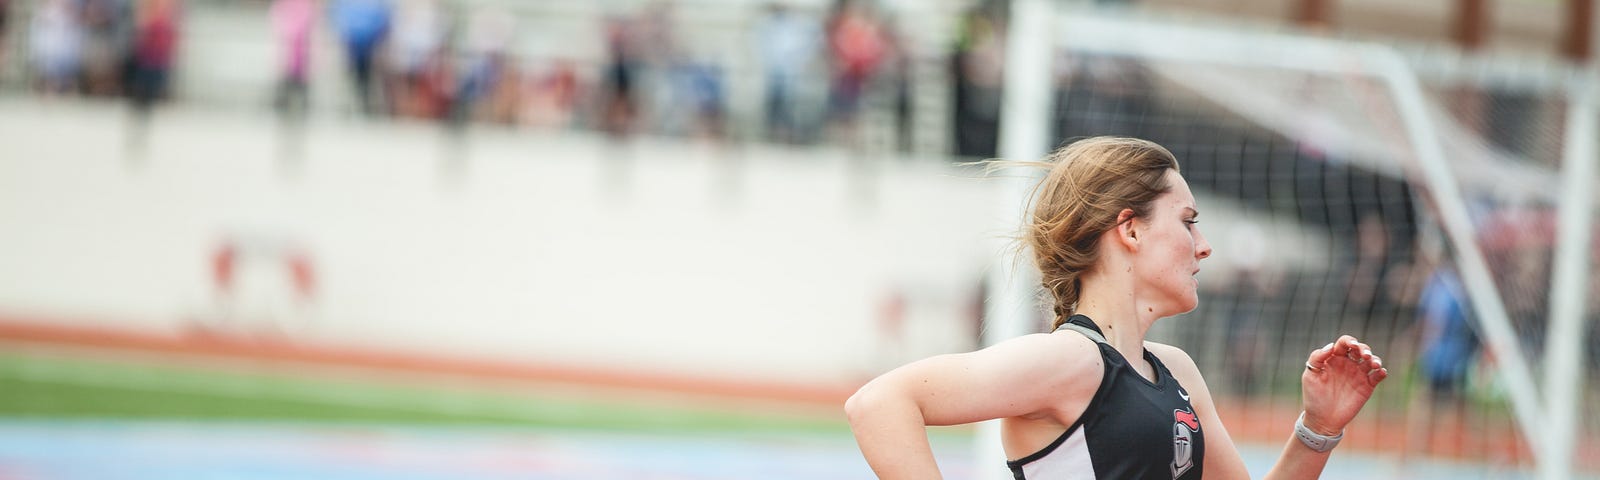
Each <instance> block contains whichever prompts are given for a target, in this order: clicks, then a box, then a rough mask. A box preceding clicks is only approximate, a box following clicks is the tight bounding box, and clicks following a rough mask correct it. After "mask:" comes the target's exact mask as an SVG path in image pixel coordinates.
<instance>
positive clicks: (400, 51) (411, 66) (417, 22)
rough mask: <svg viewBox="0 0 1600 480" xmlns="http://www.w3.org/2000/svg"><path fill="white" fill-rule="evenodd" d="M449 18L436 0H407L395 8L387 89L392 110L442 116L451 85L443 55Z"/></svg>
mask: <svg viewBox="0 0 1600 480" xmlns="http://www.w3.org/2000/svg"><path fill="white" fill-rule="evenodd" d="M448 28H449V22H448V21H447V19H446V18H445V13H444V11H443V9H441V8H440V6H439V3H438V2H437V1H436V0H407V1H406V2H405V3H402V4H401V6H400V9H399V10H397V11H396V12H395V21H394V37H393V41H392V42H391V44H390V50H389V53H390V55H391V60H392V64H393V65H394V67H395V69H394V71H393V72H391V73H393V74H394V75H395V77H394V78H393V79H391V81H390V85H391V86H392V87H393V88H392V89H391V90H390V92H389V97H390V100H391V101H392V102H394V103H393V106H394V109H395V113H397V114H400V115H404V116H409V117H418V118H441V117H443V115H444V113H445V109H446V108H447V107H448V104H449V97H450V94H451V93H453V91H454V88H452V87H451V85H450V80H451V76H450V72H449V70H448V61H447V58H446V55H445V53H446V49H445V40H446V39H447V38H448V37H449V30H448Z"/></svg>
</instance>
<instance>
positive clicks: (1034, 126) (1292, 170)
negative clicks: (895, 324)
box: [979, 0, 1600, 479]
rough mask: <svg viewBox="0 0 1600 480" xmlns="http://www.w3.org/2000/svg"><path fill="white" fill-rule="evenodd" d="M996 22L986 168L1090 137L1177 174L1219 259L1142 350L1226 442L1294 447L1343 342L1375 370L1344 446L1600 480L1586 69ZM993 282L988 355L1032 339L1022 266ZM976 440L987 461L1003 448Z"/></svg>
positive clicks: (1132, 24)
mask: <svg viewBox="0 0 1600 480" xmlns="http://www.w3.org/2000/svg"><path fill="white" fill-rule="evenodd" d="M1012 8H1013V9H1014V10H1013V12H1012V15H1011V18H1012V19H1013V20H1012V25H1010V28H1011V31H1010V34H1009V35H1010V36H1009V38H1010V45H1009V46H1008V56H1007V69H1008V70H1007V77H1008V78H1007V84H1006V88H1007V92H1006V100H1005V109H1006V111H1005V113H1004V114H1003V115H1004V120H1003V121H1004V122H1005V123H1004V126H1003V127H1002V138H1001V150H1000V151H1001V156H1002V157H1005V158H1016V159H1032V158H1038V157H1040V156H1042V155H1043V154H1044V153H1045V152H1046V151H1048V149H1049V148H1051V147H1054V146H1058V145H1062V144H1065V143H1067V142H1070V141H1071V140H1073V139H1077V138H1082V137H1087V136H1095V135H1126V136H1135V137H1141V138H1146V139H1150V140H1153V141H1156V142H1158V143H1160V144H1162V145H1165V146H1166V147H1168V148H1169V149H1171V150H1172V151H1173V153H1174V154H1176V155H1177V157H1178V159H1179V163H1180V164H1181V165H1182V169H1183V174H1184V176H1185V177H1186V178H1187V179H1188V181H1189V183H1190V185H1191V186H1192V187H1193V189H1194V191H1195V194H1196V197H1197V199H1198V201H1199V202H1200V205H1201V209H1202V211H1204V212H1205V213H1204V217H1203V218H1204V220H1203V223H1202V224H1201V229H1202V231H1204V232H1205V233H1206V235H1207V236H1208V237H1209V240H1210V241H1211V244H1212V246H1213V247H1214V250H1215V253H1214V255H1213V257H1212V258H1211V259H1209V260H1207V261H1206V262H1205V263H1203V264H1202V268H1203V271H1202V273H1201V289H1202V292H1201V304H1200V307H1199V308H1198V309H1196V310H1195V311H1194V312H1191V313H1189V314H1187V315H1184V316H1182V317H1180V318H1177V319H1172V320H1168V321H1166V322H1163V323H1160V324H1157V326H1156V330H1154V331H1152V333H1151V338H1152V339H1154V340H1157V341H1163V342H1170V343H1174V344H1177V345H1180V346H1182V347H1184V348H1185V349H1186V350H1187V351H1188V352H1189V353H1190V354H1191V355H1192V356H1193V357H1194V358H1195V360H1196V362H1198V363H1199V364H1200V367H1201V369H1202V371H1203V372H1205V373H1206V375H1207V381H1208V383H1209V384H1210V387H1211V390H1212V391H1213V392H1214V393H1215V395H1216V396H1217V397H1218V400H1219V409H1221V410H1222V412H1221V413H1222V415H1223V418H1224V420H1225V421H1226V422H1227V423H1228V426H1229V430H1230V432H1231V433H1232V434H1233V436H1234V437H1235V440H1236V441H1243V442H1249V441H1260V442H1270V443H1272V444H1279V443H1281V442H1282V441H1283V440H1284V439H1285V438H1287V436H1288V435H1287V433H1288V426H1289V425H1291V424H1292V422H1293V416H1294V415H1295V414H1297V413H1298V409H1299V371H1300V368H1301V367H1300V365H1301V362H1303V361H1304V358H1305V356H1306V354H1307V353H1308V352H1309V351H1310V350H1311V349H1313V348H1316V347H1320V346H1321V345H1322V344H1323V343H1325V342H1327V341H1331V340H1332V339H1334V338H1336V337H1337V335H1339V334H1341V333H1350V334H1355V335H1357V336H1359V337H1361V338H1362V339H1363V340H1365V341H1367V342H1368V343H1370V344H1372V345H1374V347H1375V348H1378V349H1381V350H1382V352H1380V353H1382V354H1383V355H1384V356H1385V359H1386V364H1387V365H1389V366H1390V369H1391V372H1392V376H1391V377H1390V380H1389V381H1387V382H1386V383H1385V384H1384V385H1383V386H1382V387H1380V389H1379V391H1378V392H1377V393H1376V394H1375V396H1374V398H1373V400H1372V401H1371V402H1369V404H1368V405H1367V407H1366V409H1365V410H1363V413H1362V414H1361V416H1360V417H1358V419H1357V422H1356V424H1353V425H1352V426H1351V428H1350V434H1351V437H1352V438H1351V440H1353V441H1352V442H1351V443H1353V445H1352V447H1354V448H1351V450H1357V451H1363V452H1365V453H1367V454H1371V456H1373V457H1375V458H1382V459H1386V460H1384V461H1385V462H1389V463H1391V464H1393V465H1395V466H1396V467H1395V468H1409V467H1408V466H1409V465H1417V464H1423V463H1426V462H1428V461H1432V460H1438V459H1456V460H1467V461H1471V462H1473V463H1475V464H1484V465H1488V468H1493V469H1504V470H1506V471H1522V470H1528V469H1531V468H1537V469H1538V471H1539V474H1540V477H1542V478H1552V479H1554V478H1571V477H1572V475H1573V472H1574V470H1573V469H1574V468H1577V469H1581V470H1586V471H1590V472H1592V471H1594V470H1597V469H1600V464H1597V463H1596V462H1597V461H1596V460H1592V459H1593V458H1595V457H1596V456H1597V455H1593V454H1591V455H1585V452H1589V451H1590V450H1593V449H1594V448H1595V446H1594V444H1595V442H1594V439H1595V438H1596V437H1597V436H1600V422H1596V421H1595V420H1590V419H1587V418H1584V417H1582V416H1580V415H1579V412H1583V411H1597V410H1600V409H1597V407H1596V405H1597V404H1600V395H1596V394H1595V393H1594V386H1595V385H1596V382H1595V381H1591V380H1593V379H1591V378H1590V377H1592V376H1593V375H1594V374H1595V372H1596V371H1597V369H1596V368H1595V366H1596V365H1597V364H1600V356H1597V354H1596V352H1594V351H1593V350H1594V349H1593V348H1592V347H1591V348H1589V351H1585V348H1586V345H1587V346H1592V345H1595V341H1596V340H1595V339H1596V338H1597V337H1596V336H1595V332H1594V329H1593V328H1590V327H1589V326H1587V325H1590V324H1593V323H1594V319H1595V318H1596V315H1597V310H1600V309H1597V308H1596V306H1597V305H1596V303H1600V302H1597V300H1596V299H1597V298H1600V290H1597V288H1600V285H1597V284H1600V282H1596V281H1594V280H1593V277H1595V272H1596V269H1595V267H1594V265H1595V262H1596V260H1597V257H1600V245H1597V244H1596V243H1595V242H1594V236H1593V235H1592V229H1593V225H1594V223H1595V221H1594V220H1595V216H1596V213H1595V209H1594V205H1595V203H1596V201H1595V200H1596V196H1595V191H1596V190H1600V189H1597V188H1596V180H1595V164H1596V163H1597V162H1600V151H1597V149H1596V138H1597V136H1600V124H1597V122H1600V107H1597V100H1596V94H1597V93H1600V81H1597V76H1596V74H1595V72H1594V71H1593V70H1592V69H1590V70H1583V69H1579V68H1576V67H1572V66H1568V65H1564V64H1560V63H1554V62H1552V63H1536V62H1527V61H1517V62H1507V61H1504V60H1498V59H1493V58H1471V57H1462V56H1460V55H1459V54H1456V53H1451V52H1444V51H1426V50H1421V49H1417V50H1403V49H1399V48H1396V47H1392V46H1385V45H1377V44H1370V43H1359V42H1353V41H1347V40H1338V39H1331V38H1322V37H1313V36H1307V35H1303V34H1295V33H1288V32H1282V31H1273V30H1265V29H1259V28H1253V27H1240V26H1237V25H1221V26H1206V24H1205V22H1203V21H1196V20H1193V19H1183V20H1181V21H1172V20H1166V19H1161V18H1156V17H1152V16H1150V15H1148V14H1134V13H1131V12H1109V13H1108V12H1107V11H1105V10H1093V11H1090V10H1061V11H1056V10H1055V9H1053V8H1052V7H1051V6H1050V3H1049V2H1046V1H1035V0H1020V1H1017V2H1015V3H1014V4H1013V7H1012ZM1046 38H1048V39H1054V41H1053V43H1047V42H1045V41H1041V40H1039V39H1046ZM1027 184H1028V182H1027V181H1026V180H1019V181H1017V185H1016V186H1015V187H1016V193H1015V194H1014V196H1013V199H1015V200H1016V201H1017V202H1018V203H1017V204H1016V205H1007V206H1006V208H1008V210H1007V214H1008V215H1018V214H1020V213H1021V211H1020V209H1019V208H1018V206H1017V205H1020V203H1021V202H1022V201H1023V200H1024V197H1025V192H1026V188H1027V187H1028V185H1027ZM998 264H1000V265H1002V267H1001V268H1000V270H1002V271H1001V272H999V274H997V275H995V276H994V277H995V280H994V284H993V285H992V287H991V288H992V289H991V291H992V292H996V293H995V294H994V295H993V296H992V297H991V298H990V305H989V307H988V320H987V331H986V336H987V339H989V340H992V341H998V340H1001V339H1004V338H1009V337H1012V336H1015V335H1020V334H1024V333H1032V332H1036V331H1040V330H1041V329H1042V326H1041V325H1040V322H1041V319H1042V318H1043V317H1042V316H1041V315H1036V314H1034V312H1035V311H1037V310H1038V305H1036V302H1037V299H1038V295H1039V293H1038V292H1039V289H1038V288H1037V287H1036V285H1035V284H1036V281H1035V280H1032V279H1031V278H1033V277H1030V275H1031V274H1032V272H1028V271H1025V270H1026V269H1022V270H1023V271H1014V269H1013V268H1008V267H1012V266H1018V265H1026V264H1027V263H1026V262H1020V263H1019V262H1016V261H1014V260H1012V259H1009V258H1008V259H1005V260H1002V261H999V262H998ZM980 431H983V432H985V433H983V434H982V435H988V436H990V437H991V438H986V439H980V441H979V448H980V449H984V448H988V449H989V450H987V451H980V456H982V457H983V458H984V460H983V461H981V462H980V463H979V464H980V465H983V464H985V463H984V462H988V461H990V460H989V459H990V458H992V457H994V456H996V455H998V453H997V452H998V450H997V449H998V446H997V445H998V441H997V440H995V439H994V438H992V436H993V435H995V433H994V432H995V431H996V427H994V426H992V425H990V426H986V427H984V428H983V429H981V430H980ZM987 445H995V446H987ZM1586 459H1591V460H1586ZM1336 460H1337V457H1336Z"/></svg>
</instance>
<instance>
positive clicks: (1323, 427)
mask: <svg viewBox="0 0 1600 480" xmlns="http://www.w3.org/2000/svg"><path fill="white" fill-rule="evenodd" d="M1298 422H1299V423H1300V424H1301V425H1304V426H1305V427H1306V428H1307V429H1310V430H1311V431H1312V432H1314V433H1316V434H1318V435H1322V436H1325V437H1336V436H1340V435H1344V426H1342V425H1340V426H1334V425H1328V424H1327V423H1324V422H1322V421H1321V420H1320V419H1318V418H1317V416H1315V415H1311V414H1310V413H1309V412H1306V411H1305V410H1301V411H1300V420H1298Z"/></svg>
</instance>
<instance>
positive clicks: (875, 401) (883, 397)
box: [844, 380, 892, 425]
mask: <svg viewBox="0 0 1600 480" xmlns="http://www.w3.org/2000/svg"><path fill="white" fill-rule="evenodd" d="M891 396H892V395H891V392H890V391H889V389H886V388H884V385H882V382H881V381H879V380H874V381H871V382H867V384H866V385H862V386H861V388H860V389H858V390H856V393H855V394H853V395H850V398H849V399H847V400H845V401H844V416H845V419H846V420H848V421H849V422H850V425H861V424H862V423H863V422H864V421H865V420H866V419H868V418H871V417H873V416H874V415H875V413H877V412H881V411H882V410H883V409H884V408H886V407H887V406H888V404H889V403H891V398H890V397H891Z"/></svg>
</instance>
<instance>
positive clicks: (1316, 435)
mask: <svg viewBox="0 0 1600 480" xmlns="http://www.w3.org/2000/svg"><path fill="white" fill-rule="evenodd" d="M1294 437H1295V438H1297V439H1299V440H1300V443H1302V444H1304V445H1305V446H1306V448H1310V449H1311V450H1312V451H1314V452H1318V453H1326V452H1328V451H1331V450H1333V447H1337V446H1339V441H1340V440H1343V439H1344V430H1343V429H1340V430H1339V432H1338V433H1337V434H1335V435H1326V434H1323V433H1322V432H1321V431H1317V430H1314V429H1312V428H1311V427H1309V426H1307V425H1306V414H1305V412H1300V418H1298V419H1295V421H1294Z"/></svg>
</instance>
